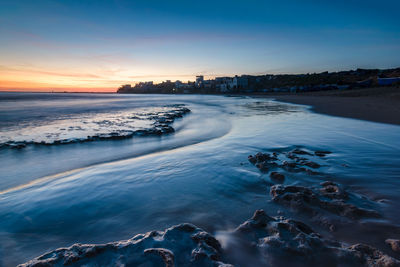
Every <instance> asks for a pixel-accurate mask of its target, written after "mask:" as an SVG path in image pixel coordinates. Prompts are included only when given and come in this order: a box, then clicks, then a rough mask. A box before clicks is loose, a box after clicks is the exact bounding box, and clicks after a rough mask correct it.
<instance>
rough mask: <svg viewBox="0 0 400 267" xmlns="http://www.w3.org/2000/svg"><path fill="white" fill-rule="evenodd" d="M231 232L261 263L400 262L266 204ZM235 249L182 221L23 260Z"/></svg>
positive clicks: (183, 262)
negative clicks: (268, 209) (330, 236)
mask: <svg viewBox="0 0 400 267" xmlns="http://www.w3.org/2000/svg"><path fill="white" fill-rule="evenodd" d="M229 235H230V238H231V239H232V240H235V242H232V243H234V244H240V245H239V247H240V248H239V250H244V251H246V250H247V251H251V256H252V261H253V262H257V263H256V264H257V265H265V266H290V265H291V266H293V265H295V266H388V267H389V266H400V261H398V260H396V259H394V258H392V257H390V256H388V255H385V254H384V253H382V252H381V251H379V250H377V249H375V248H373V247H371V246H368V245H364V244H355V245H351V246H349V245H346V244H343V243H340V242H337V241H332V240H327V239H324V238H323V237H322V236H321V235H320V234H318V233H317V232H315V231H313V229H311V228H310V227H309V226H307V225H306V224H304V223H302V222H300V221H296V220H292V219H287V218H283V217H270V216H268V215H267V214H266V213H265V212H264V211H263V210H257V211H256V212H255V213H254V215H253V217H252V218H250V219H249V220H247V221H245V222H244V223H243V224H241V225H240V226H239V227H238V228H236V229H235V230H234V231H232V232H230V233H229ZM391 242H392V243H395V242H396V241H393V240H391ZM397 242H399V241H398V240H397ZM234 246H237V245H234ZM229 250H235V248H232V246H231V247H228V248H222V246H221V244H220V242H219V241H218V240H217V239H216V238H215V237H214V236H213V235H211V234H210V233H207V232H205V231H203V230H202V229H200V228H198V227H196V226H194V225H191V224H180V225H176V226H173V227H171V228H168V229H166V230H165V231H152V232H148V233H146V234H140V235H137V236H135V237H133V238H131V239H129V240H126V241H119V242H114V243H108V244H101V245H83V244H75V245H73V246H71V247H69V248H61V249H57V250H54V251H52V252H49V253H47V254H44V255H42V256H40V257H38V258H36V259H33V260H31V261H29V262H27V263H25V264H21V265H20V266H21V267H27V266H64V265H67V266H167V267H171V266H233V265H232V263H233V264H234V263H235V261H237V257H238V255H237V253H236V256H232V253H229V252H227V251H229ZM237 250H238V247H236V251H237ZM230 257H232V259H230ZM252 266H254V265H252Z"/></svg>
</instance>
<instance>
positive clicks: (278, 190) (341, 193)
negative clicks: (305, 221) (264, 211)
mask: <svg viewBox="0 0 400 267" xmlns="http://www.w3.org/2000/svg"><path fill="white" fill-rule="evenodd" d="M270 194H271V196H272V200H273V201H275V202H277V203H279V204H282V205H285V206H287V207H289V208H291V209H292V210H294V211H296V212H299V213H303V214H307V215H311V216H312V217H313V218H314V220H316V221H317V222H318V223H319V224H321V225H324V226H326V227H328V228H329V230H330V231H334V230H335V229H336V223H337V222H339V221H341V222H344V221H346V220H345V219H344V218H348V219H351V220H358V219H361V218H378V217H380V214H379V213H378V212H376V211H375V210H372V209H367V208H362V207H359V206H356V205H354V204H352V203H349V194H348V193H347V192H346V191H345V190H344V189H343V188H342V187H341V186H339V185H338V184H336V183H333V182H330V181H328V182H323V183H321V185H320V187H319V188H318V187H317V188H312V187H305V186H298V185H287V186H285V185H274V186H272V187H271V189H270ZM365 201H367V200H365Z"/></svg>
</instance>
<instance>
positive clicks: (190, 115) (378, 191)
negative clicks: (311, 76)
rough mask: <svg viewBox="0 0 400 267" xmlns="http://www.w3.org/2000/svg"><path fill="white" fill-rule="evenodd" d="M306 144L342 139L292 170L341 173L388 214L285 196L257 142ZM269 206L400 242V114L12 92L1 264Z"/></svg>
mask: <svg viewBox="0 0 400 267" xmlns="http://www.w3.org/2000/svg"><path fill="white" fill-rule="evenodd" d="M293 149H303V150H305V151H317V150H323V151H329V152H331V153H330V154H327V155H326V156H324V157H317V159H315V161H317V162H318V164H319V165H320V168H319V169H318V172H319V174H318V175H309V174H306V173H289V174H287V175H286V177H285V180H284V182H283V184H285V185H289V184H293V185H304V186H310V185H316V184H317V185H318V184H319V183H321V182H323V181H327V180H329V181H334V182H335V183H338V184H340V185H342V186H343V187H345V188H346V189H347V190H349V191H350V192H352V194H354V195H355V196H358V197H359V199H360V203H361V202H362V203H365V201H368V203H371V204H370V205H369V208H372V209H374V210H376V211H377V212H379V213H380V214H381V215H382V216H381V217H379V218H373V219H371V218H367V219H360V220H357V221H356V222H354V223H346V224H343V225H341V227H339V228H338V229H336V230H335V231H329V230H327V229H325V228H324V227H323V226H321V225H318V224H315V222H313V221H312V220H311V219H310V218H308V217H307V216H302V215H301V214H297V213H295V212H293V211H291V210H290V209H289V208H287V207H284V206H282V205H279V204H278V203H275V202H274V201H271V196H270V194H269V191H270V188H271V186H272V185H274V184H275V183H276V182H275V181H273V180H271V178H270V174H269V173H267V172H262V171H260V170H259V169H258V168H257V167H255V166H254V165H253V164H252V163H251V162H249V160H248V156H249V155H254V154H256V153H258V152H263V153H267V152H285V151H290V150H293ZM257 209H264V210H265V211H266V212H267V213H268V214H269V215H271V216H276V215H278V214H279V215H282V214H284V215H285V216H288V217H294V218H296V219H301V220H302V221H304V222H306V223H309V224H311V225H312V226H313V228H315V229H317V230H318V231H319V232H321V233H322V234H323V235H324V236H326V237H329V238H332V239H335V240H340V241H341V242H345V243H347V244H355V243H360V242H363V243H366V244H370V245H373V246H375V247H377V248H378V249H380V250H382V251H384V252H385V253H388V254H389V255H393V252H392V251H391V250H390V248H389V247H388V246H387V245H386V244H385V239H387V238H397V239H399V238H400V230H399V229H400V223H399V222H400V212H399V210H400V126H397V125H390V124H382V123H375V122H368V121H362V120H355V119H349V118H340V117H333V116H328V115H321V114H317V113H314V112H312V110H311V109H310V107H308V106H302V105H294V104H288V103H281V102H277V101H274V99H272V98H267V97H264V98H261V97H249V96H216V95H157V94H154V95H146V94H141V95H133V94H129V95H121V94H84V93H15V92H1V93H0V266H15V265H17V264H21V263H24V262H26V261H28V260H30V259H32V258H35V257H37V256H39V255H41V254H44V253H46V252H49V251H51V250H54V249H57V248H60V247H68V246H71V245H72V244H74V243H106V242H112V241H117V240H124V239H129V238H131V237H133V236H134V235H136V234H139V233H145V232H148V231H152V230H162V229H165V228H167V227H170V226H172V225H176V224H180V223H183V222H188V223H192V224H194V225H196V226H198V227H200V228H202V229H204V230H206V231H208V232H210V233H213V234H216V236H218V234H217V233H219V232H221V231H229V230H231V229H234V228H235V227H237V226H238V225H239V224H240V223H242V222H243V221H245V220H246V219H248V218H250V217H251V216H252V214H253V213H254V211H255V210H257ZM355 226H356V227H355Z"/></svg>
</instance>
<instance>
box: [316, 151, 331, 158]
mask: <svg viewBox="0 0 400 267" xmlns="http://www.w3.org/2000/svg"><path fill="white" fill-rule="evenodd" d="M331 153H332V152H330V151H326V150H317V151H315V152H314V154H315V155H316V156H318V157H325V156H326V155H328V154H331Z"/></svg>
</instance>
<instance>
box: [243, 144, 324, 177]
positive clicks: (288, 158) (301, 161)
mask: <svg viewBox="0 0 400 267" xmlns="http://www.w3.org/2000/svg"><path fill="white" fill-rule="evenodd" d="M320 152H321V151H320ZM317 154H318V153H317ZM319 154H320V153H319ZM299 155H302V156H299ZM304 156H305V157H304ZM312 157H314V158H315V155H314V154H313V153H310V152H308V151H305V150H302V149H300V148H295V149H293V150H291V151H283V152H280V153H278V152H273V153H271V154H269V153H262V152H258V153H257V154H255V155H254V156H253V155H250V156H248V160H249V161H250V163H252V164H253V165H255V166H256V167H257V168H258V169H259V170H260V171H261V172H269V171H274V170H276V169H278V168H280V169H283V170H285V171H287V172H295V173H299V172H304V173H306V174H309V175H316V174H319V173H318V172H316V171H314V170H312V169H318V168H320V167H321V165H320V164H319V163H317V162H315V161H312V160H311V159H312ZM307 167H308V168H307ZM310 168H311V169H310Z"/></svg>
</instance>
